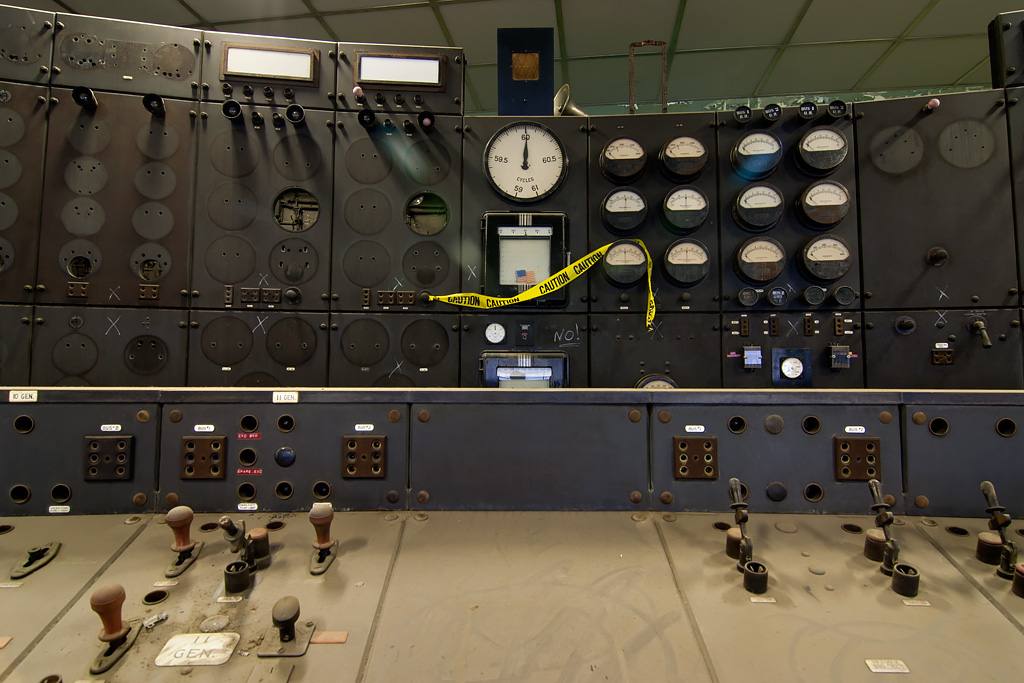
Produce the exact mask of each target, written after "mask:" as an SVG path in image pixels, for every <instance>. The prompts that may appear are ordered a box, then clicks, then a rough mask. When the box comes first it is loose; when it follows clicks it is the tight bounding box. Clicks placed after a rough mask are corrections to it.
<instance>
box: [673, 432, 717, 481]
mask: <svg viewBox="0 0 1024 683" xmlns="http://www.w3.org/2000/svg"><path fill="white" fill-rule="evenodd" d="M672 468H673V472H672V474H673V476H674V477H675V478H676V479H705V480H716V479H718V437H715V436H698V437H689V436H673V437H672Z"/></svg>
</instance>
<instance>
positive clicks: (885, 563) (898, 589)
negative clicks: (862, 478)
mask: <svg viewBox="0 0 1024 683" xmlns="http://www.w3.org/2000/svg"><path fill="white" fill-rule="evenodd" d="M868 488H869V489H870V490H871V498H872V500H873V501H874V503H873V504H872V505H871V509H872V510H873V511H874V512H875V526H876V527H878V529H880V530H881V532H882V534H883V538H884V539H885V541H884V543H883V550H882V566H881V567H880V569H881V572H882V573H883V574H885V575H886V576H890V577H892V579H891V581H890V586H891V587H892V589H893V591H894V592H895V593H897V594H898V595H902V596H903V597H905V598H913V597H916V596H917V592H918V590H919V588H920V585H921V572H919V571H918V570H917V568H916V567H914V566H913V565H909V564H907V563H906V562H900V561H899V558H900V545H899V543H897V542H896V539H895V538H893V537H892V532H891V531H890V527H891V526H892V523H893V521H894V520H895V519H896V516H895V515H894V514H893V513H892V510H890V509H889V504H888V503H886V502H885V500H884V498H883V497H882V484H881V482H879V481H878V480H877V479H871V480H869V481H868ZM874 539H875V541H876V542H877V539H878V536H877V534H876V535H875V536H874ZM872 550H874V548H872ZM868 551H869V548H868V541H867V540H865V543H864V554H865V555H867V556H868V557H871V559H874V558H873V557H872V556H871V555H869V554H868Z"/></svg>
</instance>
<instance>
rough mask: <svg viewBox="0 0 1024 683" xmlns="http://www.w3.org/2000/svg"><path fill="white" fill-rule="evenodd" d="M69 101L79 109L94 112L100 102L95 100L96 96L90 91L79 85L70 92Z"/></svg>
mask: <svg viewBox="0 0 1024 683" xmlns="http://www.w3.org/2000/svg"><path fill="white" fill-rule="evenodd" d="M71 99H72V100H73V101H74V103H75V104H77V105H78V106H79V107H81V108H82V109H85V110H87V111H96V107H98V106H100V102H99V100H97V99H96V94H95V93H94V92H93V91H92V89H91V88H86V87H84V86H81V85H80V86H78V87H77V88H75V89H74V90H72V91H71Z"/></svg>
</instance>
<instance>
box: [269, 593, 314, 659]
mask: <svg viewBox="0 0 1024 683" xmlns="http://www.w3.org/2000/svg"><path fill="white" fill-rule="evenodd" d="M271 621H272V623H273V624H274V626H273V628H271V629H270V630H269V631H267V635H265V636H264V637H263V642H262V643H261V644H260V647H259V649H258V650H257V651H256V656H257V657H301V656H302V655H304V654H306V650H307V649H308V648H309V641H310V639H311V638H312V637H313V631H315V630H316V622H314V621H304V622H301V623H298V622H299V600H298V598H296V597H294V596H291V595H289V596H287V597H284V598H281V599H280V600H278V601H277V602H275V603H274V609H273V611H272V612H271Z"/></svg>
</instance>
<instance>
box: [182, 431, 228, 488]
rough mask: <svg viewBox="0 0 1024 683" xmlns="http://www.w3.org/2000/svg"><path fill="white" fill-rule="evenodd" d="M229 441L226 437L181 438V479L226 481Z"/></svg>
mask: <svg viewBox="0 0 1024 683" xmlns="http://www.w3.org/2000/svg"><path fill="white" fill-rule="evenodd" d="M227 458H228V440H227V437H224V436H183V437H181V471H180V474H181V478H182V479H184V480H191V479H224V478H225V473H226V468H225V464H226V463H227Z"/></svg>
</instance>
